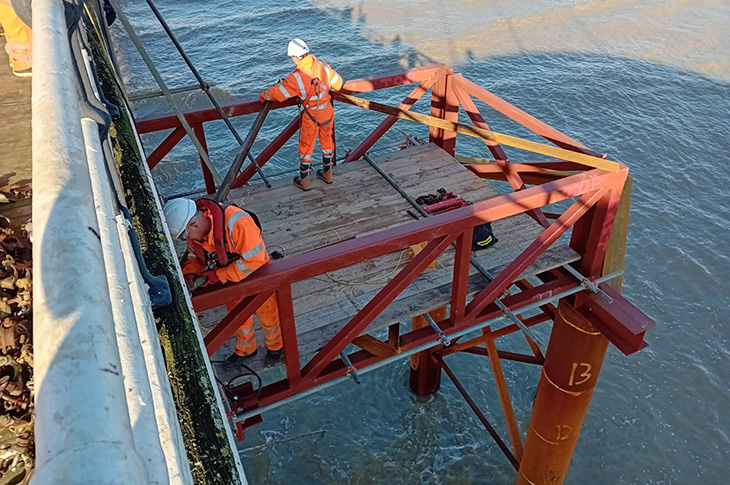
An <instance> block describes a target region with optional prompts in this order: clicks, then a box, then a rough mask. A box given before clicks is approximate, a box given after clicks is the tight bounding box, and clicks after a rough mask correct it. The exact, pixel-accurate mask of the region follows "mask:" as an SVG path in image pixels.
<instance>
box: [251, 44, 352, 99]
mask: <svg viewBox="0 0 730 485" xmlns="http://www.w3.org/2000/svg"><path fill="white" fill-rule="evenodd" d="M341 87H342V78H341V77H340V75H339V74H337V72H335V70H334V69H332V68H331V67H330V66H329V65H327V63H326V62H320V61H318V60H317V58H316V57H314V56H313V55H312V54H309V55H308V56H306V57H305V58H304V59H302V60H301V61H300V62H299V64H297V68H296V69H295V70H294V72H292V73H291V74H289V75H288V76H287V77H286V78H285V79H283V80H282V81H281V82H280V83H278V84H276V85H274V86H272V87H270V88H269V89H267V90H266V91H265V92H264V93H263V98H264V99H265V100H268V101H278V102H281V101H284V100H286V99H289V98H293V97H295V96H298V97H299V98H300V99H301V100H302V101H303V102H304V108H305V109H307V110H321V109H325V108H326V107H327V106H328V105H329V102H330V99H331V97H330V89H334V90H335V91H338V90H339V89H340V88H341Z"/></svg>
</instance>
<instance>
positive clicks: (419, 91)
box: [344, 76, 437, 163]
mask: <svg viewBox="0 0 730 485" xmlns="http://www.w3.org/2000/svg"><path fill="white" fill-rule="evenodd" d="M436 79H437V76H433V77H431V78H430V79H427V80H425V81H422V82H421V83H420V84H419V85H418V86H416V89H414V90H413V91H411V93H410V94H409V95H408V96H407V97H406V99H404V100H403V101H402V102H401V103H400V104H399V105H398V108H399V109H402V110H405V111H407V110H409V109H410V108H411V106H413V105H414V104H415V103H416V101H418V100H419V99H421V96H423V95H424V94H425V93H426V91H428V90H429V89H431V86H433V85H434V83H435V82H436ZM396 121H398V117H397V116H388V117H387V118H386V119H384V120H383V121H382V122H381V123H380V124H379V125H378V127H377V128H375V130H374V131H373V132H372V133H370V135H368V137H367V138H365V140H363V142H362V143H360V145H358V147H357V148H355V149H354V150H353V151H352V152H351V153H350V154H349V155H348V156H347V158H345V162H344V163H347V162H351V161H353V160H358V159H360V158H361V157H362V156H363V155H364V154H365V152H367V151H368V150H370V148H371V147H372V146H373V145H374V144H375V142H377V141H378V140H379V139H380V138H381V137H382V136H383V135H384V134H385V133H386V132H387V131H388V130H389V129H390V128H391V127H392V126H393V125H394V124H395V122H396Z"/></svg>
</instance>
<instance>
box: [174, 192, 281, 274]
mask: <svg viewBox="0 0 730 485" xmlns="http://www.w3.org/2000/svg"><path fill="white" fill-rule="evenodd" d="M203 213H204V214H205V217H207V218H208V220H209V221H210V223H211V230H210V232H209V233H208V234H207V235H206V237H205V239H203V241H201V242H198V241H190V240H188V255H187V259H186V261H185V264H184V267H183V274H201V273H202V272H203V271H206V270H207V269H209V268H208V262H207V261H201V260H200V259H201V258H200V257H199V256H196V251H195V249H196V248H195V246H196V245H197V246H198V247H200V248H202V249H203V250H204V251H205V253H207V254H209V255H210V254H215V252H216V251H215V234H214V230H215V227H216V226H215V224H214V217H213V214H211V212H210V211H209V210H205V211H204V212H203ZM225 223H226V224H225V226H226V227H225V231H226V244H227V245H228V249H229V252H231V253H235V254H236V255H238V258H236V259H235V260H233V261H232V262H231V263H230V264H228V265H227V266H223V267H219V268H216V275H217V276H218V279H220V280H221V282H222V283H225V282H227V281H234V282H235V281H241V280H242V279H244V278H245V277H246V276H248V275H250V274H251V273H253V272H254V271H255V270H257V269H258V268H260V267H261V266H263V265H264V264H266V263H269V262H270V260H269V255H268V253H267V252H266V246H265V245H264V241H263V239H261V231H260V230H259V228H258V226H257V225H256V223H255V222H254V220H253V218H252V217H251V216H250V215H249V214H248V212H246V211H244V210H243V209H240V208H238V207H236V206H233V205H229V206H227V207H226V208H225ZM197 254H200V251H197Z"/></svg>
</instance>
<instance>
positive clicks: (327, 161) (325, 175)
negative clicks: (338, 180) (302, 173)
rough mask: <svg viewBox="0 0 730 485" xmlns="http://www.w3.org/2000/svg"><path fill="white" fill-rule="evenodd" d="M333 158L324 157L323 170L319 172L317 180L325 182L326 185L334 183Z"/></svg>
mask: <svg viewBox="0 0 730 485" xmlns="http://www.w3.org/2000/svg"><path fill="white" fill-rule="evenodd" d="M332 165H333V164H332V158H331V157H322V170H317V178H319V179H320V180H324V182H325V183H328V184H331V183H332V182H334V181H335V180H334V178H333V177H332Z"/></svg>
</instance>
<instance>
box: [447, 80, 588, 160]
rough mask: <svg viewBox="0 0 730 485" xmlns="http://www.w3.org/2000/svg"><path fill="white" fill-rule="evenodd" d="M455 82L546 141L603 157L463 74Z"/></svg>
mask: <svg viewBox="0 0 730 485" xmlns="http://www.w3.org/2000/svg"><path fill="white" fill-rule="evenodd" d="M454 82H455V83H456V85H457V86H459V87H460V88H461V89H463V90H464V91H466V92H467V93H469V94H471V95H472V96H474V97H476V98H478V99H480V100H481V101H483V102H484V103H486V104H487V105H489V106H491V107H492V108H494V109H495V110H497V111H499V112H500V113H502V114H503V115H505V116H507V117H508V118H510V119H513V120H514V121H516V122H517V123H519V124H521V125H522V126H524V127H525V128H527V129H529V130H531V131H534V132H535V133H537V134H538V135H540V136H542V137H543V138H545V139H546V140H549V141H551V142H553V143H555V144H556V145H557V146H559V147H561V148H565V149H567V150H573V151H576V152H579V153H585V154H586V155H591V156H594V157H601V156H602V155H601V154H600V153H598V152H595V151H593V150H591V149H590V148H587V147H586V146H585V145H583V144H582V143H580V142H578V141H576V140H574V139H572V138H570V137H569V136H567V135H565V134H563V133H561V132H559V131H558V130H556V129H555V128H553V127H551V126H550V125H548V124H547V123H543V122H542V121H540V120H538V119H537V118H535V117H533V116H530V115H529V114H527V113H525V112H524V111H522V110H521V109H519V108H517V107H516V106H514V105H512V104H510V103H508V102H507V101H505V100H503V99H501V98H499V97H497V96H495V95H494V94H492V93H490V92H489V91H487V90H486V89H484V88H482V87H481V86H478V85H476V84H474V83H473V82H471V81H469V80H467V79H465V78H464V77H463V76H462V75H461V74H455V75H454Z"/></svg>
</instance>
